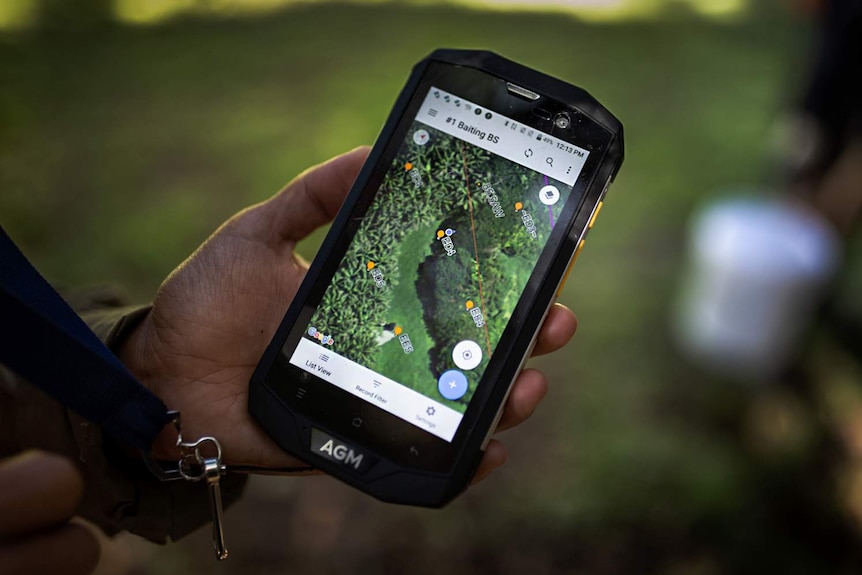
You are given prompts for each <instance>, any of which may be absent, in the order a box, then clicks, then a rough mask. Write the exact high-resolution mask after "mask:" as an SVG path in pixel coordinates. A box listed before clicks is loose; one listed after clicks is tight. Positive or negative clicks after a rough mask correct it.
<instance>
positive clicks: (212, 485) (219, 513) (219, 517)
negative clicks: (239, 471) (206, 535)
mask: <svg viewBox="0 0 862 575" xmlns="http://www.w3.org/2000/svg"><path fill="white" fill-rule="evenodd" d="M219 451H221V450H219ZM203 466H204V477H206V480H207V487H208V488H209V492H210V514H211V515H212V518H213V548H214V549H215V553H216V558H218V560H219V561H224V560H225V559H227V555H228V553H227V547H226V546H225V543H224V521H223V517H224V509H223V508H222V502H221V485H219V480H220V479H221V472H222V465H221V453H219V457H213V458H210V459H204V460H203Z"/></svg>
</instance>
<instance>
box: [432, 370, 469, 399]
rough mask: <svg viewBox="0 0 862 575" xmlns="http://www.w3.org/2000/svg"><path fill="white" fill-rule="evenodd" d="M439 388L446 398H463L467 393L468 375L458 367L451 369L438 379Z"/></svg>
mask: <svg viewBox="0 0 862 575" xmlns="http://www.w3.org/2000/svg"><path fill="white" fill-rule="evenodd" d="M437 389H438V391H440V395H442V396H443V397H445V398H446V399H451V400H453V401H454V400H456V399H461V398H462V397H464V394H465V393H467V377H466V376H465V375H464V374H463V373H461V372H460V371H458V370H457V369H450V370H449V371H445V372H443V375H441V376H440V379H438V380H437Z"/></svg>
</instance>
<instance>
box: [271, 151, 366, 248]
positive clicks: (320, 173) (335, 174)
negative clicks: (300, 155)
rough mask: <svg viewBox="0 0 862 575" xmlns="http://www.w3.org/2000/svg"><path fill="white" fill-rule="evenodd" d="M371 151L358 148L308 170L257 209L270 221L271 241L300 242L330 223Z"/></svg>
mask: <svg viewBox="0 0 862 575" xmlns="http://www.w3.org/2000/svg"><path fill="white" fill-rule="evenodd" d="M370 150H371V149H370V148H369V147H368V146H363V147H360V148H356V149H355V150H352V151H350V152H347V153H346V154H342V155H340V156H337V157H335V158H333V159H331V160H329V161H327V162H324V163H323V164H319V165H317V166H314V167H312V168H309V169H308V170H306V171H305V172H303V173H302V174H300V175H299V176H297V177H296V178H295V179H294V180H293V181H292V182H290V183H289V184H287V186H285V188H284V189H283V190H281V191H280V192H279V193H277V194H276V195H275V196H273V197H272V198H270V199H269V200H267V201H266V202H264V203H263V204H261V205H260V206H258V209H259V210H260V211H261V212H263V213H261V214H259V215H264V214H265V217H266V219H267V220H268V226H267V227H268V228H269V230H268V231H269V232H270V234H271V235H270V238H278V239H279V240H281V241H299V240H301V239H303V238H305V237H306V236H307V235H309V234H310V233H311V232H313V231H314V230H316V229H317V228H319V227H320V226H322V225H325V224H328V223H329V222H331V221H332V219H333V218H334V217H335V214H336V213H338V208H340V207H341V204H342V203H343V202H344V198H345V196H347V192H348V191H349V190H350V187H351V186H352V185H353V181H354V180H355V179H356V176H357V175H358V174H359V170H360V168H362V164H363V163H364V162H365V159H366V158H367V157H368V153H369V151H370Z"/></svg>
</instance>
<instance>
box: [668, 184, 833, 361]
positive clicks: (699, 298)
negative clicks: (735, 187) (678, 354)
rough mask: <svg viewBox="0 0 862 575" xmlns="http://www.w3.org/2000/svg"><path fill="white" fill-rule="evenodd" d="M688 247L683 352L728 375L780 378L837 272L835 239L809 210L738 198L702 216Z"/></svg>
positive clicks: (680, 328)
mask: <svg viewBox="0 0 862 575" xmlns="http://www.w3.org/2000/svg"><path fill="white" fill-rule="evenodd" d="M690 242H691V255H690V262H689V269H688V271H687V276H686V279H685V283H684V287H683V292H682V294H681V298H680V301H679V304H680V305H679V306H678V308H677V314H676V318H675V319H676V322H675V323H676V325H675V328H676V335H677V338H678V340H679V344H680V347H681V348H682V350H683V351H684V352H686V353H687V354H689V355H690V356H691V357H692V358H693V359H695V360H696V361H698V362H700V363H702V364H704V366H705V367H708V368H710V369H713V370H715V371H718V372H720V373H722V374H724V375H729V376H734V377H741V378H768V377H771V376H774V375H776V374H777V373H778V372H779V371H780V370H781V369H782V368H783V367H785V366H786V365H787V363H788V361H789V360H790V358H791V355H792V354H793V352H794V351H795V347H796V344H797V343H798V341H799V337H800V336H801V335H802V334H803V333H804V331H805V328H806V327H807V326H808V325H809V324H810V321H811V319H812V315H813V313H814V312H815V311H816V307H817V305H818V304H819V303H820V296H821V295H822V292H823V289H824V288H825V287H826V286H827V284H828V283H829V281H830V280H831V279H832V277H833V276H834V274H835V272H836V271H837V266H838V264H839V260H840V251H841V243H840V240H839V237H838V235H837V234H836V232H835V231H834V230H833V229H832V227H831V226H830V224H829V223H828V222H827V221H826V220H824V219H823V218H822V217H821V216H820V215H819V214H817V213H816V212H814V211H812V210H810V209H808V208H806V207H804V206H800V205H796V204H791V203H788V202H783V201H779V200H769V199H755V198H737V199H732V200H724V201H720V202H717V203H714V204H712V205H709V206H707V207H706V208H705V209H704V210H702V211H700V212H699V213H698V214H697V215H696V217H695V219H694V222H693V227H692V233H691V238H690Z"/></svg>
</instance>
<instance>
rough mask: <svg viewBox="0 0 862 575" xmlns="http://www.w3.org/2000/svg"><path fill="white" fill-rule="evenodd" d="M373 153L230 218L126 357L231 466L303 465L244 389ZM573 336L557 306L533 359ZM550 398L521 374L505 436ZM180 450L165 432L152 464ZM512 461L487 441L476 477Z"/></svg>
mask: <svg viewBox="0 0 862 575" xmlns="http://www.w3.org/2000/svg"><path fill="white" fill-rule="evenodd" d="M367 155H368V149H367V148H360V149H357V150H354V151H352V152H349V153H347V154H344V155H342V156H339V157H337V158H334V159H333V160H330V161H329V162H326V163H325V164H322V165H319V166H317V167H315V168H312V169H310V170H308V171H306V172H305V173H303V174H301V175H300V176H299V177H297V178H296V179H295V180H294V181H293V182H291V183H290V184H288V185H287V186H286V187H285V188H284V189H283V190H282V191H281V192H279V193H278V194H276V195H275V196H274V197H272V198H271V199H269V200H267V201H265V202H263V203H261V204H258V205H256V206H252V207H250V208H248V209H246V210H243V211H242V212H240V213H239V214H237V215H235V216H234V217H233V218H231V219H230V220H228V221H227V222H226V223H225V224H224V225H222V226H221V227H220V228H219V229H218V230H217V231H216V232H215V233H214V234H213V235H212V236H211V237H210V238H209V239H208V240H207V241H206V242H204V244H203V245H202V246H201V247H200V248H199V249H198V250H197V251H196V252H195V253H194V254H192V256H191V257H189V258H188V259H187V260H186V261H185V262H183V263H182V264H181V265H180V266H179V267H178V268H177V269H176V270H174V272H173V273H171V275H170V276H169V277H168V278H167V280H165V282H164V283H163V284H162V286H161V288H160V289H159V291H158V293H157V295H156V298H155V300H154V301H153V308H152V311H151V312H150V313H149V315H148V316H147V317H146V318H145V319H144V320H143V321H142V322H141V324H140V325H139V326H138V327H137V328H136V329H135V331H134V332H133V333H132V334H131V336H130V337H129V339H128V340H127V341H126V343H125V344H124V346H123V348H122V349H121V350H120V352H119V355H120V358H121V359H122V360H123V361H124V362H125V363H126V365H127V366H129V368H130V369H131V371H132V372H133V373H134V374H135V375H137V376H138V378H139V379H140V380H141V382H142V383H144V385H146V386H147V387H148V388H149V389H151V390H152V391H153V392H154V393H155V394H156V395H158V396H159V397H160V398H161V399H162V400H163V401H164V402H165V404H166V405H167V406H168V407H169V408H170V409H175V410H179V411H181V412H182V415H183V431H184V435H185V436H186V437H188V438H197V437H200V436H204V435H211V436H214V437H216V438H217V439H218V440H219V442H220V443H221V445H222V449H223V454H224V460H225V462H226V463H229V464H233V465H251V466H260V467H296V466H305V464H304V463H303V462H301V461H299V460H298V459H296V458H294V457H292V456H291V455H288V454H287V453H285V452H284V451H283V450H281V449H280V448H279V447H278V446H277V445H276V444H275V442H273V441H272V440H271V439H270V438H269V436H267V435H266V433H265V432H264V431H263V430H262V429H261V428H260V427H259V426H258V425H257V424H256V423H255V422H254V421H253V420H252V418H251V416H250V415H249V413H248V383H249V379H250V378H251V374H252V372H253V371H254V369H255V366H256V365H257V362H258V361H259V360H260V357H261V355H262V354H263V350H264V349H265V348H266V346H267V344H268V343H269V341H270V339H272V336H273V334H274V333H275V331H276V329H277V328H278V326H279V323H280V322H281V319H282V317H283V315H284V312H285V311H286V310H287V307H288V305H289V303H290V301H291V300H292V299H293V296H294V295H295V294H296V291H297V288H298V287H299V284H300V283H301V282H302V279H303V277H304V276H305V273H306V271H307V269H308V265H307V263H306V262H305V261H303V260H302V258H301V257H300V256H298V255H297V254H296V251H295V248H296V244H297V242H298V241H300V240H302V239H303V238H305V237H306V236H308V235H309V234H310V233H311V232H312V231H314V230H315V229H316V228H318V227H320V226H322V225H324V224H326V223H328V222H330V221H332V218H333V217H334V216H335V214H336V212H337V211H338V208H339V207H340V206H341V203H342V201H343V200H344V197H345V196H346V194H347V192H348V190H349V189H350V186H351V184H352V183H353V180H354V179H355V178H356V175H357V174H358V172H359V169H360V167H361V166H362V163H363V162H364V161H365V158H366V157H367ZM576 326H577V322H576V320H575V316H574V314H573V313H572V312H571V311H569V310H568V309H566V308H564V307H562V306H559V305H557V306H554V308H553V309H552V310H551V312H550V313H549V314H548V317H547V319H546V321H545V324H544V326H543V327H542V330H541V332H540V334H539V339H538V342H537V345H536V351H535V353H536V354H541V353H547V352H550V351H554V350H556V349H558V348H560V347H562V346H563V345H564V344H565V343H566V342H567V341H568V340H569V339H570V338H571V337H572V335H573V334H574V331H575V328H576ZM546 392H547V381H546V380H545V377H544V376H543V375H542V374H541V373H540V372H539V371H536V370H532V369H528V370H524V371H523V372H522V373H521V375H520V376H519V377H518V379H517V381H516V382H515V386H514V388H513V389H512V392H511V394H510V396H509V399H508V402H507V404H506V409H505V411H504V415H503V417H502V418H501V421H500V425H499V427H498V429H500V430H502V429H506V428H509V427H512V426H514V425H517V424H519V423H521V422H522V421H524V420H525V419H526V418H527V417H529V416H530V414H531V413H532V412H533V410H534V409H535V408H536V406H537V405H538V403H539V402H540V401H541V399H542V398H543V397H544V395H545V393H546ZM174 441H175V437H171V435H170V430H167V431H166V432H165V433H164V434H163V435H162V436H161V437H160V438H159V441H158V442H157V445H156V446H155V449H154V454H155V455H156V457H159V458H165V459H174V458H176V457H177V453H176V450H175V447H174V445H173V444H174ZM505 460H506V451H505V448H504V447H503V445H502V444H501V443H499V442H497V441H491V442H490V443H489V445H488V447H487V449H486V451H485V455H484V459H483V461H482V463H481V465H480V467H479V470H478V471H477V474H476V477H477V478H481V477H484V476H485V475H487V473H488V472H490V471H491V470H492V469H494V468H495V467H498V466H500V465H502V464H503V463H504V462H505Z"/></svg>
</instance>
